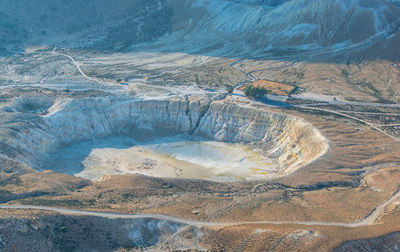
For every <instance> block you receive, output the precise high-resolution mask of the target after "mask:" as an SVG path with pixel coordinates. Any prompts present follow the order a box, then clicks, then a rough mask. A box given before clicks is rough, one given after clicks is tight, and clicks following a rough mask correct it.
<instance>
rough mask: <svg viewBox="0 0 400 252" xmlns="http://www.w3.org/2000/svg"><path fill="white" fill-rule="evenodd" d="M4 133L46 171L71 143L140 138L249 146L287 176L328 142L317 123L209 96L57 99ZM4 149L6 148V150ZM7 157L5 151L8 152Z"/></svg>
mask: <svg viewBox="0 0 400 252" xmlns="http://www.w3.org/2000/svg"><path fill="white" fill-rule="evenodd" d="M29 116H30V119H31V120H30V121H26V120H24V119H21V118H20V119H19V121H18V122H13V123H8V124H5V125H3V127H2V128H1V131H0V132H1V143H2V145H3V146H7V148H6V149H7V151H6V152H5V153H3V155H4V156H6V157H7V158H8V159H9V160H13V161H18V162H20V163H21V164H26V165H28V166H31V167H33V168H36V169H40V168H41V167H42V166H41V162H43V161H42V160H41V157H42V156H43V155H44V154H48V153H52V152H55V151H57V150H59V149H60V148H62V147H64V146H67V145H69V144H71V143H74V142H78V141H83V140H88V139H95V138H105V137H109V136H118V135H125V134H131V135H132V134H133V135H135V136H136V137H139V138H147V137H161V136H172V135H176V134H180V135H182V134H183V135H187V136H188V137H191V136H198V137H203V138H207V139H210V140H216V141H222V142H231V143H245V144H248V145H251V146H252V147H254V148H258V149H262V152H263V154H264V155H266V156H268V157H269V158H271V159H274V160H276V162H277V163H278V166H277V167H278V168H277V169H278V171H277V174H279V175H280V176H281V175H285V174H287V173H289V172H291V171H293V170H296V169H298V168H300V167H302V166H304V165H305V164H307V163H309V162H311V161H312V160H314V159H316V158H318V157H319V156H321V155H323V154H324V153H325V151H326V150H327V148H328V144H327V140H326V139H325V138H324V137H323V136H322V135H321V134H320V133H319V131H318V130H317V129H315V128H314V127H313V126H312V125H311V124H309V123H307V122H305V121H303V120H301V119H298V118H295V117H292V116H288V115H283V114H277V113H273V112H268V111H265V110H259V109H255V108H251V107H243V106H238V105H230V104H225V103H223V102H220V101H216V102H215V101H214V102H212V101H211V98H208V97H173V98H160V99H132V98H127V97H113V98H84V99H65V100H56V101H55V102H54V105H53V106H52V107H50V108H49V109H48V113H43V112H41V113H40V114H32V115H29ZM2 149H3V150H4V148H2ZM3 152H4V151H3Z"/></svg>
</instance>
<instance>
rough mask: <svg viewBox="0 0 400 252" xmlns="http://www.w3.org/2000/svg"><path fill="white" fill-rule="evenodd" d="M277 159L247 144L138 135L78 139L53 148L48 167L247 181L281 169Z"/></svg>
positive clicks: (97, 174) (88, 174)
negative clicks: (143, 139) (61, 147)
mask: <svg viewBox="0 0 400 252" xmlns="http://www.w3.org/2000/svg"><path fill="white" fill-rule="evenodd" d="M274 162H275V161H274V160H270V159H268V158H266V157H264V156H263V155H262V154H261V152H260V151H257V150H256V149H252V148H251V147H249V146H246V145H243V144H233V143H224V142H217V141H209V140H205V139H201V138H194V139H188V138H185V137H184V136H175V137H164V138H158V139H152V140H147V141H138V140H135V139H134V138H130V137H110V138H105V139H96V140H90V141H82V142H78V143H74V144H72V145H70V146H68V147H66V148H63V149H61V150H59V151H57V152H56V153H50V154H48V157H47V160H46V162H44V163H45V164H46V165H45V169H50V170H54V171H56V172H60V173H65V174H72V175H75V176H78V177H82V178H85V179H91V180H95V179H98V178H101V177H102V176H104V175H114V174H127V173H139V174H144V175H148V176H155V177H177V178H194V179H207V180H213V181H241V180H256V179H260V180H261V179H266V178H269V177H274V176H276V175H277V172H278V170H276V168H277V167H276V165H274Z"/></svg>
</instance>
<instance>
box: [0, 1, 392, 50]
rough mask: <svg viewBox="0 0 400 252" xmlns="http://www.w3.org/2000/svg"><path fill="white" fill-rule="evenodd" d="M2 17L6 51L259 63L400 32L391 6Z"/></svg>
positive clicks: (67, 5)
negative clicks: (157, 54)
mask: <svg viewBox="0 0 400 252" xmlns="http://www.w3.org/2000/svg"><path fill="white" fill-rule="evenodd" d="M43 2H47V3H43ZM0 15H1V17H2V19H1V21H0V22H1V23H0V25H1V26H2V27H3V29H2V30H1V35H2V38H3V39H2V40H0V50H1V48H2V50H3V51H5V50H6V49H8V50H11V51H12V50H14V51H18V50H23V48H24V47H26V46H32V45H48V46H65V47H72V48H74V47H86V48H87V49H92V50H94V49H96V50H97V49H101V50H105V49H110V50H114V51H126V50H149V48H150V47H151V48H153V50H163V51H179V52H181V51H182V52H188V53H205V54H211V55H217V56H218V55H219V56H257V55H268V54H271V53H273V54H279V53H287V51H288V50H289V51H291V50H297V51H315V50H318V51H320V50H335V49H338V48H344V47H351V46H354V45H356V44H360V43H364V44H362V46H364V47H365V46H369V45H370V44H371V43H372V42H373V43H375V42H377V40H383V39H385V38H386V37H387V36H390V35H392V34H393V33H394V32H396V31H397V30H398V28H399V26H400V21H398V22H397V23H395V24H393V23H394V22H395V21H396V20H398V19H399V17H400V8H398V7H396V6H395V5H392V4H389V3H387V2H385V1H383V0H254V1H250V0H230V1H228V0H214V1H206V0H196V1H194V0H191V1H187V0H147V1H144V0H134V1H128V0H117V1H112V2H110V1H106V0H98V1H94V0H88V1H84V2H82V1H78V0H71V1H63V0H52V1H50V0H46V1H42V2H41V3H38V2H37V1H33V0H21V1H14V0H4V1H1V2H0ZM377 35H380V36H378V37H379V39H374V40H371V38H374V37H376V36H377ZM370 40H371V43H370V42H369V41H370Z"/></svg>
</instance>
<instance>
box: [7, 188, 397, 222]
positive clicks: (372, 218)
mask: <svg viewBox="0 0 400 252" xmlns="http://www.w3.org/2000/svg"><path fill="white" fill-rule="evenodd" d="M399 198H400V191H398V192H397V193H396V194H394V195H393V196H392V197H391V198H390V199H389V200H387V201H385V202H383V203H382V204H380V205H379V206H377V207H376V208H375V209H374V210H373V211H372V212H371V213H370V214H369V215H368V216H366V217H365V218H363V219H361V220H360V221H357V222H350V223H345V222H322V221H268V220H266V221H238V222H205V221H196V220H189V219H184V218H179V217H174V216H168V215H162V214H121V213H112V212H98V211H87V210H77V209H67V208H58V207H48V206H31V205H0V209H9V210H12V209H20V210H21V209H27V210H43V211H53V212H57V213H60V214H64V215H77V216H96V217H102V218H111V219H143V218H150V219H157V220H162V221H170V222H175V223H181V224H184V225H190V226H198V227H227V226H238V225H260V224H269V225H288V224H291V225H306V226H339V227H348V228H354V227H363V226H368V225H372V224H374V223H375V221H376V220H377V219H378V218H379V216H380V215H381V214H382V213H383V211H384V210H385V209H386V208H387V207H388V206H389V205H391V204H393V203H394V202H395V201H396V200H398V199H399Z"/></svg>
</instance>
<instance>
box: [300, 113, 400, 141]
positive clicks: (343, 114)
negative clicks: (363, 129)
mask: <svg viewBox="0 0 400 252" xmlns="http://www.w3.org/2000/svg"><path fill="white" fill-rule="evenodd" d="M295 107H298V108H302V109H309V110H316V111H323V112H327V113H332V114H336V115H340V116H343V117H347V118H350V119H352V120H356V121H359V122H361V123H364V124H366V125H367V126H369V127H371V128H373V129H375V130H377V131H379V132H381V133H382V134H384V135H386V136H388V137H390V138H392V139H393V140H395V141H397V142H400V138H397V137H395V136H392V135H391V134H389V133H387V132H385V131H383V130H382V129H380V128H379V127H377V126H376V125H375V124H373V123H370V122H367V121H365V120H362V119H360V118H357V117H354V116H351V115H348V114H345V113H342V112H338V111H334V110H330V109H321V108H313V107H307V106H295Z"/></svg>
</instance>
